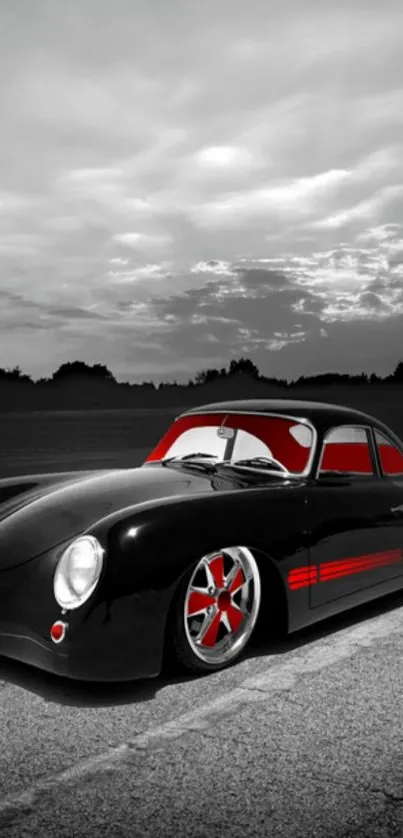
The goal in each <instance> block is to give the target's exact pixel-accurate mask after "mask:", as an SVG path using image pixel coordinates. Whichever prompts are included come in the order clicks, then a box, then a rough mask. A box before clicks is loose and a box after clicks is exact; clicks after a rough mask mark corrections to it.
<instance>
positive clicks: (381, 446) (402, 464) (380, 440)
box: [375, 431, 403, 474]
mask: <svg viewBox="0 0 403 838" xmlns="http://www.w3.org/2000/svg"><path fill="white" fill-rule="evenodd" d="M375 441H376V446H377V449H378V454H379V461H380V463H381V467H382V471H383V473H384V474H403V454H402V452H401V451H399V449H398V448H396V445H395V444H394V443H393V442H390V440H389V439H387V437H386V436H384V435H383V434H381V433H380V431H375Z"/></svg>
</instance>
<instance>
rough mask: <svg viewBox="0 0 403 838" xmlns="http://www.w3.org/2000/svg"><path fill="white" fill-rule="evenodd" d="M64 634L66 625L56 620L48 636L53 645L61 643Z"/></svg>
mask: <svg viewBox="0 0 403 838" xmlns="http://www.w3.org/2000/svg"><path fill="white" fill-rule="evenodd" d="M65 634H66V623H62V622H61V621H60V620H58V621H57V622H56V623H53V626H52V628H51V629H50V636H51V638H52V640H53V642H54V643H61V641H62V640H63V639H64V637H65Z"/></svg>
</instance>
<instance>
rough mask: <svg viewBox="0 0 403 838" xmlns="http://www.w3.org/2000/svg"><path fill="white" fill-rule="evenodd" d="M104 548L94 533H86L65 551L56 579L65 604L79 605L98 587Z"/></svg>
mask: <svg viewBox="0 0 403 838" xmlns="http://www.w3.org/2000/svg"><path fill="white" fill-rule="evenodd" d="M103 555H104V550H103V548H102V547H101V545H100V543H99V541H98V539H96V538H94V536H93V535H83V536H80V538H77V539H76V540H75V541H73V543H72V544H70V546H69V547H68V548H67V550H65V551H64V553H63V555H62V557H61V559H60V560H59V564H58V565H57V568H56V572H55V577H54V581H53V590H54V595H55V598H56V600H57V602H58V603H59V605H60V606H61V607H62V608H66V609H67V610H70V609H72V608H78V607H79V606H80V605H82V604H83V603H84V602H85V601H86V600H87V599H88V597H90V596H91V594H92V592H93V591H94V590H95V588H96V586H97V584H98V581H99V577H100V575H101V570H102V563H103Z"/></svg>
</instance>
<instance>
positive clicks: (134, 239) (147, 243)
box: [113, 233, 172, 250]
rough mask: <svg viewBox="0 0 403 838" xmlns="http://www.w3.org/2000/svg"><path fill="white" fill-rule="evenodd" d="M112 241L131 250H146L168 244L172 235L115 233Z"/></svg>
mask: <svg viewBox="0 0 403 838" xmlns="http://www.w3.org/2000/svg"><path fill="white" fill-rule="evenodd" d="M113 241H116V242H117V243H118V244H121V245H123V246H124V247H130V248H132V249H133V250H148V249H153V248H155V247H157V248H158V247H165V246H166V245H169V244H170V243H171V242H172V237H171V236H170V235H169V234H168V233H160V234H151V233H117V234H116V235H114V236H113Z"/></svg>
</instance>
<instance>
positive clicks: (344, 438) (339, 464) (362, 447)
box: [319, 425, 374, 474]
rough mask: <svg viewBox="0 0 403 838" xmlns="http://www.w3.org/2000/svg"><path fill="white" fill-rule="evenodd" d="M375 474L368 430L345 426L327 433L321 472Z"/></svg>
mask: <svg viewBox="0 0 403 838" xmlns="http://www.w3.org/2000/svg"><path fill="white" fill-rule="evenodd" d="M331 472H339V473H340V472H342V473H343V472H344V473H345V474H374V467H373V464H372V459H371V452H370V448H369V444H368V437H367V432H366V431H365V430H364V428H354V427H350V426H347V425H345V426H343V427H340V428H334V429H333V430H331V431H329V433H328V434H327V435H326V437H325V440H324V445H323V450H322V459H321V462H320V467H319V474H327V473H331Z"/></svg>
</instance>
